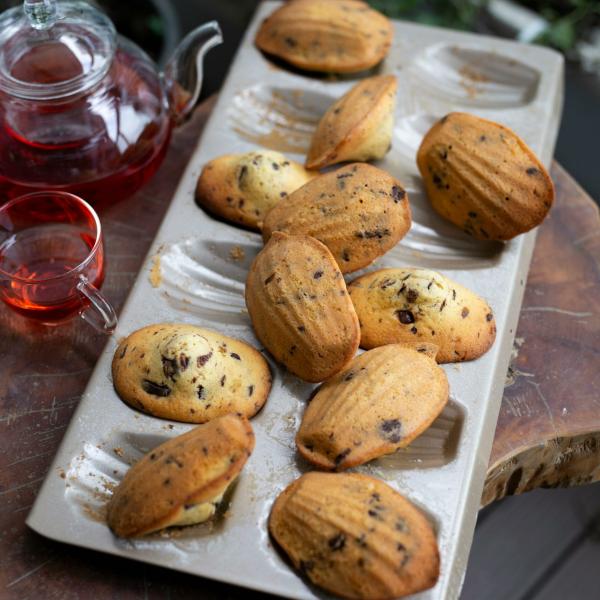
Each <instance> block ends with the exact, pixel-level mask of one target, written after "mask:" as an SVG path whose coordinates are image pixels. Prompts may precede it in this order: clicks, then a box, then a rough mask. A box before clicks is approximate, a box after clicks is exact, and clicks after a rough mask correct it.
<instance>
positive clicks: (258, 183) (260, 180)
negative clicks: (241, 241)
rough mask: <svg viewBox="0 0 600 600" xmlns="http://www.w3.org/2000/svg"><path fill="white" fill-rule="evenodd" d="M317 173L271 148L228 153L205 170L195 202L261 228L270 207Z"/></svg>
mask: <svg viewBox="0 0 600 600" xmlns="http://www.w3.org/2000/svg"><path fill="white" fill-rule="evenodd" d="M315 175H317V173H311V172H310V171H307V170H306V169H305V168H304V167H303V166H302V165H301V164H299V163H297V162H295V161H293V160H289V159H288V158H286V157H285V156H284V155H283V154H280V153H279V152H274V151H272V150H257V151H255V152H247V153H246V154H225V155H223V156H219V157H218V158H215V159H213V160H211V161H210V162H208V163H207V164H206V165H205V166H204V168H203V169H202V173H201V174H200V178H199V179H198V185H197V186H196V202H197V203H198V204H199V205H200V206H201V207H202V208H204V209H206V210H207V211H209V212H210V213H213V214H215V215H217V216H219V217H221V218H223V219H226V220H227V221H231V222H232V223H236V224H240V225H243V226H244V227H250V228H252V229H258V223H259V222H260V221H262V220H263V219H264V217H265V215H266V214H267V212H269V210H270V209H271V208H273V207H274V206H275V205H276V204H277V203H278V202H279V201H280V200H281V199H282V198H285V197H286V196H287V195H288V194H291V193H292V192H293V191H295V190H297V189H298V188H299V187H300V186H302V185H304V184H305V183H306V182H307V181H309V180H310V179H311V178H312V177H314V176H315Z"/></svg>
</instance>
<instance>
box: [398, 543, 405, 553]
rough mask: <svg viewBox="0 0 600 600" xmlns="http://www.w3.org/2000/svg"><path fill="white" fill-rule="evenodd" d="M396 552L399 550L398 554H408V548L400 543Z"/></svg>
mask: <svg viewBox="0 0 600 600" xmlns="http://www.w3.org/2000/svg"><path fill="white" fill-rule="evenodd" d="M396 550H398V552H406V546H405V545H404V544H401V543H400V542H398V543H397V544H396Z"/></svg>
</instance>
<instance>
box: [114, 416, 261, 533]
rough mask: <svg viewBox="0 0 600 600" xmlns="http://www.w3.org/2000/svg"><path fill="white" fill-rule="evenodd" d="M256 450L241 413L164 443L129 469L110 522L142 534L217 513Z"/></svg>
mask: <svg viewBox="0 0 600 600" xmlns="http://www.w3.org/2000/svg"><path fill="white" fill-rule="evenodd" d="M253 449H254V433H253V432H252V427H251V426H250V423H249V422H248V421H247V420H246V419H245V418H243V417H238V416H236V415H225V416H223V417H219V418H217V419H214V420H213V421H211V422H210V423H206V424H205V425H199V426H198V427H196V428H194V429H192V430H191V431H189V432H188V433H185V434H183V435H180V436H178V437H176V438H173V439H171V440H169V441H168V442H165V443H164V444H161V445H160V446H158V447H157V448H154V450H152V451H151V452H149V453H148V454H146V455H145V456H144V457H143V458H142V459H141V460H140V461H139V462H137V463H136V464H135V465H134V466H133V467H131V469H129V471H128V472H127V473H126V475H125V478H124V479H123V481H122V482H121V483H120V484H119V486H118V487H117V488H116V489H115V492H114V494H113V497H112V498H111V501H110V503H109V505H108V525H109V527H110V528H111V529H112V531H113V532H114V533H115V534H116V535H118V536H120V537H138V536H142V535H145V534H148V533H151V532H153V531H158V530H160V529H164V528H165V527H172V526H175V525H178V526H181V525H193V524H196V523H202V522H203V521H206V520H208V519H210V517H212V516H213V514H214V512H215V510H216V507H217V506H218V504H219V502H221V500H222V498H223V495H224V494H225V491H226V490H227V488H228V487H229V485H230V484H231V483H232V481H233V480H234V479H235V478H236V477H237V476H238V475H239V473H240V471H241V470H242V468H243V467H244V465H245V464H246V460H248V457H249V456H250V454H251V453H252V450H253Z"/></svg>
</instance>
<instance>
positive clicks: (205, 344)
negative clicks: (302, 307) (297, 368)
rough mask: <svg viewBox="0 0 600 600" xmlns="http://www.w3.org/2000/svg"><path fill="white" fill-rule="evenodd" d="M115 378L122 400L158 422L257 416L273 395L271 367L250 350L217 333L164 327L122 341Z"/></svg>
mask: <svg viewBox="0 0 600 600" xmlns="http://www.w3.org/2000/svg"><path fill="white" fill-rule="evenodd" d="M112 375H113V383H114V385H115V389H116V390H117V393H118V394H119V396H120V397H121V398H122V399H123V400H124V401H125V402H127V404H129V405H131V406H133V407H134V408H139V409H140V410H142V411H144V412H147V413H149V414H151V415H154V416H155V417H161V418H163V419H173V420H175V421H184V422H186V423H204V422H206V421H210V420H211V419H214V418H216V417H220V416H221V415H225V414H227V413H237V414H239V415H244V416H246V417H252V416H254V415H255V414H256V413H257V412H258V411H259V410H260V409H261V408H262V406H263V404H264V403H265V402H266V400H267V396H268V395H269V391H270V389H271V373H270V370H269V365H268V363H267V361H266V360H265V359H264V357H263V356H262V354H261V353H260V352H258V350H255V349H254V348H253V347H252V346H250V345H249V344H246V343H245V342H241V341H239V340H236V339H233V338H230V337H227V336H225V335H222V334H220V333H217V332H215V331H211V330H209V329H204V328H202V327H195V326H193V325H178V324H173V323H160V324H157V325H149V326H148V327H143V328H142V329H138V330H137V331H134V332H133V333H132V334H131V335H129V336H128V337H126V338H125V339H124V340H122V341H121V343H120V344H119V347H118V348H117V350H116V352H115V355H114V358H113V362H112Z"/></svg>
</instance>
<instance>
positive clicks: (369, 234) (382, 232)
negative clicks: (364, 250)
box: [355, 227, 391, 240]
mask: <svg viewBox="0 0 600 600" xmlns="http://www.w3.org/2000/svg"><path fill="white" fill-rule="evenodd" d="M355 235H356V237H357V238H359V239H367V240H371V239H374V238H377V239H378V240H380V239H382V238H384V237H386V236H388V235H391V233H390V230H389V229H388V228H387V227H385V228H381V227H378V228H376V229H370V230H365V231H357V232H356V233H355Z"/></svg>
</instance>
